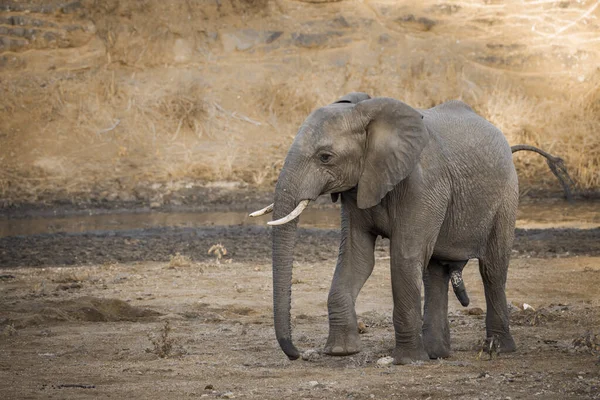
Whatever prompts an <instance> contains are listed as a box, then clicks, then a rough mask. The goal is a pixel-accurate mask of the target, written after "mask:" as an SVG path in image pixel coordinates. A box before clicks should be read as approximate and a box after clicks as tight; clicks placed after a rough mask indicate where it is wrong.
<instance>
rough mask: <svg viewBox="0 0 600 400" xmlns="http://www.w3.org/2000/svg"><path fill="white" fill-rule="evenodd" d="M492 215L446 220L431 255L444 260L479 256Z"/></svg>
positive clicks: (460, 259) (483, 246) (487, 233)
mask: <svg viewBox="0 0 600 400" xmlns="http://www.w3.org/2000/svg"><path fill="white" fill-rule="evenodd" d="M491 219H492V217H491V216H490V217H487V216H483V215H481V214H480V215H479V218H470V217H469V218H463V219H461V220H460V221H446V222H444V224H443V225H442V228H441V230H440V234H439V235H438V238H437V241H436V243H435V246H434V248H433V255H434V256H435V257H437V258H441V259H444V260H454V261H462V260H468V259H471V258H478V257H480V256H481V251H482V249H483V248H485V243H486V240H487V238H488V236H489V233H490V228H491Z"/></svg>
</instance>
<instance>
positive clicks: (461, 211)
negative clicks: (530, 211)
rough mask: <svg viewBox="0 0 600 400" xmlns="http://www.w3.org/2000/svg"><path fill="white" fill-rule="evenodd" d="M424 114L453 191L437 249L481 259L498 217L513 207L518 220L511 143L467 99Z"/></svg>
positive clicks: (444, 172)
mask: <svg viewBox="0 0 600 400" xmlns="http://www.w3.org/2000/svg"><path fill="white" fill-rule="evenodd" d="M423 115H424V122H425V123H426V126H427V128H428V129H429V130H430V132H431V134H432V136H433V138H434V142H436V144H434V145H433V146H434V147H435V148H432V149H431V153H432V154H433V153H437V152H441V153H442V157H441V158H440V160H441V165H439V170H438V171H437V173H439V175H440V176H442V177H445V178H443V179H446V182H448V185H449V190H450V196H449V199H448V201H449V204H448V210H447V214H446V218H445V220H444V224H443V226H442V229H441V233H440V237H441V238H445V239H444V240H440V242H439V243H437V244H436V252H440V251H441V252H443V253H444V252H446V251H450V250H452V251H459V252H464V253H465V254H466V255H469V256H471V257H476V256H477V255H478V253H479V252H480V250H481V248H480V247H481V245H482V244H483V243H485V240H486V239H485V238H487V237H488V236H489V229H490V227H491V226H492V225H493V223H492V222H493V220H494V218H495V217H496V215H497V214H498V213H499V212H501V210H508V211H509V212H510V213H511V217H510V218H514V215H512V214H514V213H515V212H516V199H517V197H518V180H517V174H516V171H515V167H514V163H513V160H512V153H511V150H510V146H509V144H508V142H507V140H506V138H505V137H504V135H503V134H502V132H501V131H500V130H499V129H498V128H496V127H495V126H494V125H492V124H491V123H490V122H488V121H486V120H485V119H484V118H482V117H480V116H479V115H477V114H476V113H475V112H474V111H473V110H472V109H471V108H470V107H469V106H468V105H466V104H465V103H463V102H459V101H451V102H448V103H444V104H441V105H440V106H437V107H434V108H432V109H429V110H424V111H423ZM440 171H441V172H442V173H440ZM431 179H436V178H435V177H433V176H432V177H431ZM463 247H464V248H463ZM467 253H468V254H467Z"/></svg>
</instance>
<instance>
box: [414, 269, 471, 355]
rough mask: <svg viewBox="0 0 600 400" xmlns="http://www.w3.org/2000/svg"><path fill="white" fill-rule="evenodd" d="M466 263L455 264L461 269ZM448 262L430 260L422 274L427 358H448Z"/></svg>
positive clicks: (424, 338)
mask: <svg viewBox="0 0 600 400" xmlns="http://www.w3.org/2000/svg"><path fill="white" fill-rule="evenodd" d="M466 263H467V262H466V261H459V262H457V264H458V265H459V268H461V269H462V267H464V265H465V264H466ZM449 280H450V271H449V266H448V262H440V261H438V260H436V259H433V258H432V259H431V260H430V261H429V265H428V266H427V268H426V269H425V272H424V274H423V284H424V287H425V307H424V316H423V345H424V346H425V351H426V352H427V354H429V358H432V359H436V358H446V357H449V356H450V326H449V324H448V282H449Z"/></svg>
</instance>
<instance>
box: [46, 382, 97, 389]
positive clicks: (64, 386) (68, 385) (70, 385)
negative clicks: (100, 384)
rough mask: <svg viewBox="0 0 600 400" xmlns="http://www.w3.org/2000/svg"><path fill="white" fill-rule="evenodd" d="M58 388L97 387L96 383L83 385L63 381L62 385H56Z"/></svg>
mask: <svg viewBox="0 0 600 400" xmlns="http://www.w3.org/2000/svg"><path fill="white" fill-rule="evenodd" d="M55 387H56V388H57V389H63V388H77V389H95V388H96V386H95V385H82V384H79V383H62V384H60V385H56V386H55Z"/></svg>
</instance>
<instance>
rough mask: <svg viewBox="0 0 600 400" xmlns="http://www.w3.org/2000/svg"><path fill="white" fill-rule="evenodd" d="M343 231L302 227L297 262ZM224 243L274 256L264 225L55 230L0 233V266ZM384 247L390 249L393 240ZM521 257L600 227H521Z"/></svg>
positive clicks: (596, 235) (159, 257) (237, 254)
mask: <svg viewBox="0 0 600 400" xmlns="http://www.w3.org/2000/svg"><path fill="white" fill-rule="evenodd" d="M339 238H340V234H339V231H338V230H333V229H307V228H300V229H298V238H297V241H296V243H297V244H296V247H295V249H294V256H295V260H296V261H300V262H319V261H322V260H327V259H330V258H331V257H333V256H335V254H336V253H337V250H338V246H339ZM216 243H221V244H222V245H223V246H224V247H225V248H226V249H227V255H226V256H225V261H226V260H227V259H234V260H236V261H260V262H270V260H271V229H270V228H268V227H261V226H230V227H202V228H150V229H138V230H127V231H116V232H115V231H98V232H88V233H82V234H80V233H74V234H66V233H56V234H43V235H31V236H11V237H4V238H0V266H2V267H20V266H46V265H81V264H100V263H105V262H131V261H169V260H170V258H171V256H173V255H175V254H177V253H180V254H182V255H185V256H187V257H190V258H191V259H192V260H195V261H211V260H212V259H213V258H214V257H213V256H212V255H209V254H208V249H209V248H210V247H211V246H212V245H214V244H216ZM379 247H380V248H381V250H382V251H381V252H382V253H383V254H385V253H388V252H389V250H388V241H387V240H381V241H380V245H379ZM514 251H516V252H517V255H518V256H532V255H535V256H536V257H555V256H573V255H591V256H595V255H599V254H600V229H599V228H596V229H528V230H523V229H517V231H516V240H515V244H514Z"/></svg>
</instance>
